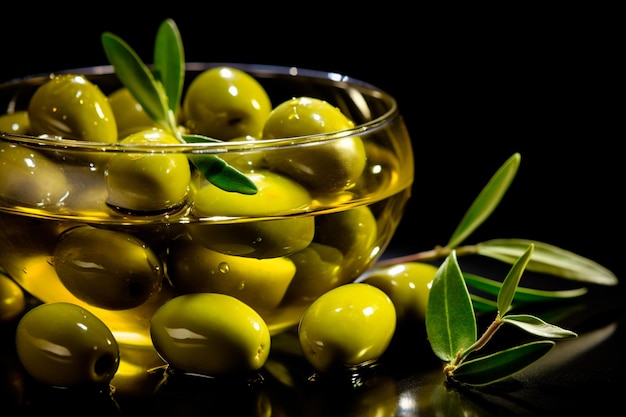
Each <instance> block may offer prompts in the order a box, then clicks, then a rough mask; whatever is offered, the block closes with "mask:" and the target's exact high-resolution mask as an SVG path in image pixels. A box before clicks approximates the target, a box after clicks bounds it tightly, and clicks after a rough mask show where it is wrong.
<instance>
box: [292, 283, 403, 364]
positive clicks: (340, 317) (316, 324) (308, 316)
mask: <svg viewBox="0 0 626 417" xmlns="http://www.w3.org/2000/svg"><path fill="white" fill-rule="evenodd" d="M395 329H396V310H395V308H394V305H393V303H392V302H391V299H390V298H389V297H388V296H387V294H385V293H384V292H383V291H382V290H380V289H379V288H376V287H374V286H373V285H369V284H364V283H356V282H353V283H349V284H345V285H341V286H339V287H337V288H333V289H332V290H330V291H328V292H326V293H325V294H322V295H321V296H320V297H319V298H318V299H317V300H315V301H314V302H313V303H312V304H311V305H310V306H309V307H308V308H307V309H306V310H305V312H304V314H303V315H302V318H301V319H300V323H299V324H298V340H299V342H300V346H301V348H302V352H303V354H304V357H305V358H306V359H307V361H308V362H309V363H310V364H311V365H312V366H313V368H315V369H316V370H317V371H320V372H329V371H332V370H337V369H345V368H349V369H351V368H358V367H360V366H364V365H367V364H371V363H372V362H374V361H376V360H378V359H379V358H380V357H381V356H382V355H383V353H384V352H385V351H386V350H387V347H388V346H389V344H390V343H391V339H392V337H393V335H394V332H395Z"/></svg>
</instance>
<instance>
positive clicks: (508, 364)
mask: <svg viewBox="0 0 626 417" xmlns="http://www.w3.org/2000/svg"><path fill="white" fill-rule="evenodd" d="M555 344H556V343H555V342H553V341H551V340H539V341H534V342H530V343H526V344H523V345H519V346H515V347H512V348H509V349H506V350H502V351H499V352H496V353H492V354H490V355H486V356H482V357H480V358H477V359H473V360H469V361H466V362H463V363H462V364H460V365H459V366H457V367H456V369H454V371H452V373H451V374H450V377H451V378H452V379H453V380H455V381H457V382H460V383H462V384H465V385H475V386H479V385H488V384H492V383H494V382H497V381H501V380H503V379H505V378H508V377H510V376H512V375H514V374H516V373H518V372H520V371H521V370H523V369H524V368H527V367H528V366H530V365H531V364H533V363H534V362H536V361H537V360H539V359H541V357H543V356H544V355H545V354H546V353H548V352H549V351H550V350H551V349H552V348H553V347H554V346H555Z"/></svg>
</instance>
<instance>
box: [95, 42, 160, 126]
mask: <svg viewBox="0 0 626 417" xmlns="http://www.w3.org/2000/svg"><path fill="white" fill-rule="evenodd" d="M101 40H102V46H103V47H104V52H105V54H106V56H107V58H108V60H109V62H110V63H111V65H112V66H113V68H114V69H115V73H116V74H117V77H118V78H119V79H120V81H121V82H122V84H123V85H124V86H125V87H126V88H128V90H129V91H130V93H131V94H132V95H133V97H135V99H136V100H137V102H138V103H139V104H140V105H141V107H143V109H144V111H145V112H146V113H147V114H148V116H150V117H151V118H152V120H154V121H155V122H156V123H158V124H159V125H160V126H162V127H163V128H165V129H167V130H171V126H170V119H169V114H168V113H169V110H168V107H167V97H166V96H165V92H164V91H163V88H162V87H161V85H160V84H159V83H158V82H157V81H156V80H155V78H154V76H153V74H152V72H150V69H149V68H148V67H147V66H146V65H145V64H144V63H143V61H141V59H140V58H139V56H138V55H137V54H136V53H135V51H134V50H133V49H132V48H131V47H130V46H129V45H128V44H127V43H126V42H125V41H124V40H123V39H121V38H120V37H118V36H116V35H114V34H112V33H110V32H104V33H103V34H102V37H101Z"/></svg>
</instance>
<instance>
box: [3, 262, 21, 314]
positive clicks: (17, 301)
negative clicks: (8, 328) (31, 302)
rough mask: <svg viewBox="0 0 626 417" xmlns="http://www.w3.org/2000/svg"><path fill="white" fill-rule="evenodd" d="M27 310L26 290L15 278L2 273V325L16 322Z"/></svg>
mask: <svg viewBox="0 0 626 417" xmlns="http://www.w3.org/2000/svg"><path fill="white" fill-rule="evenodd" d="M25 310H26V297H25V296H24V290H23V289H22V287H20V286H19V285H18V284H17V282H15V281H14V280H13V278H11V277H9V276H8V275H6V274H5V273H4V272H2V271H0V324H1V323H8V322H10V321H13V320H15V319H16V318H18V317H19V316H20V315H21V314H22V313H23V312H24V311H25Z"/></svg>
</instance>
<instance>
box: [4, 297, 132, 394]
mask: <svg viewBox="0 0 626 417" xmlns="http://www.w3.org/2000/svg"><path fill="white" fill-rule="evenodd" d="M15 345H16V351H17V356H18V358H19V360H20V362H21V363H22V365H23V366H24V368H25V370H26V371H27V372H28V374H29V375H31V376H32V377H33V378H34V379H35V380H37V381H39V382H41V383H44V384H48V385H53V386H59V387H78V386H80V387H84V386H94V385H98V386H103V385H104V386H108V384H109V382H110V381H111V380H112V379H113V377H114V375H115V373H116V372H117V370H118V367H119V364H120V349H119V346H118V343H117V340H116V339H115V337H114V336H113V334H112V333H111V331H110V330H109V328H108V327H107V326H106V325H105V324H104V323H103V322H102V321H101V320H100V319H99V318H98V317H96V316H95V315H94V314H93V313H91V312H90V311H88V310H86V309H85V308H83V307H80V306H78V305H76V304H72V303H65V302H57V303H49V304H40V305H38V306H36V307H34V308H33V309H31V310H29V311H28V312H26V313H25V314H24V315H23V316H22V318H21V319H20V321H19V322H18V324H17V328H16V332H15Z"/></svg>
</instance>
